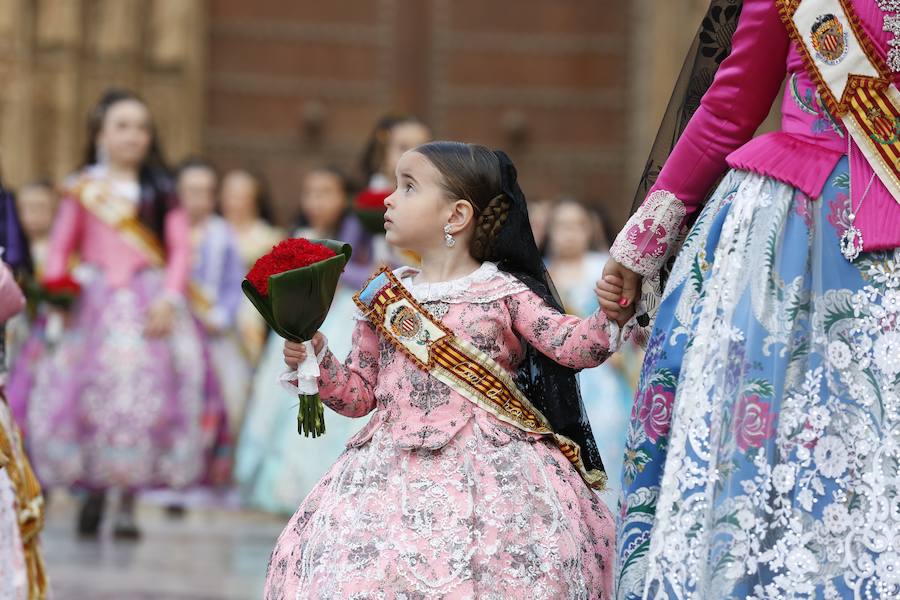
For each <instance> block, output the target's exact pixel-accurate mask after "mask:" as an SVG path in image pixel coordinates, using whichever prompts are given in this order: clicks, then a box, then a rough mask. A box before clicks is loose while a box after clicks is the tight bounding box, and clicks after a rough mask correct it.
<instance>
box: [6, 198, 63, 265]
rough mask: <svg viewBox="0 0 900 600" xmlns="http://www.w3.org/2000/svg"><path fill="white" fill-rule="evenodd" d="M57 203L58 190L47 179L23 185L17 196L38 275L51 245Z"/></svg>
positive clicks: (20, 217) (24, 229)
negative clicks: (51, 231) (51, 232)
mask: <svg viewBox="0 0 900 600" xmlns="http://www.w3.org/2000/svg"><path fill="white" fill-rule="evenodd" d="M57 204H58V199H57V195H56V190H55V189H53V185H51V184H50V183H49V182H46V181H35V182H33V183H29V184H28V185H25V186H22V189H20V190H19V193H18V196H17V198H16V208H17V209H18V212H19V219H20V220H21V222H22V230H23V231H24V232H25V237H26V238H27V240H28V249H29V251H30V252H31V260H32V263H33V266H34V271H35V273H36V274H37V275H38V276H40V274H41V272H42V269H43V265H44V261H45V260H46V257H47V249H48V248H49V246H50V230H51V228H52V227H53V218H54V216H55V215H56V207H57Z"/></svg>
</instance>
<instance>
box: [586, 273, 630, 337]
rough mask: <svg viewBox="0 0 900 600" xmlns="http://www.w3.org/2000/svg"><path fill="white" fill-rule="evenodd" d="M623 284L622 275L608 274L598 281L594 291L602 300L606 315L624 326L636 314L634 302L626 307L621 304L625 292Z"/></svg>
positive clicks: (598, 298) (601, 304)
mask: <svg viewBox="0 0 900 600" xmlns="http://www.w3.org/2000/svg"><path fill="white" fill-rule="evenodd" d="M622 284H623V281H622V279H621V278H620V277H617V276H616V275H606V276H605V277H603V279H601V280H600V281H598V282H597V286H596V287H595V288H594V292H595V293H596V294H597V300H599V301H600V306H601V307H603V311H604V312H605V313H606V316H607V317H609V318H610V319H613V320H614V321H616V322H617V323H618V324H619V327H624V326H625V324H626V323H628V321H629V320H630V319H631V317H633V316H634V312H635V303H634V302H630V303H629V304H628V306H625V307H623V306H622V305H621V299H622V294H623V287H622ZM607 307H610V308H609V310H607Z"/></svg>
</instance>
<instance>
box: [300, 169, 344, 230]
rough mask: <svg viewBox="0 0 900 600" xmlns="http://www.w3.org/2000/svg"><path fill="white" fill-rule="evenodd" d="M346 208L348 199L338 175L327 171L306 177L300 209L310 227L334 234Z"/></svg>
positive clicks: (313, 173)
mask: <svg viewBox="0 0 900 600" xmlns="http://www.w3.org/2000/svg"><path fill="white" fill-rule="evenodd" d="M346 207H347V197H346V196H345V195H344V188H343V185H342V183H341V180H340V178H339V177H338V176H337V175H335V174H334V173H329V172H327V171H313V172H312V173H310V174H309V175H307V176H306V178H305V179H304V181H303V197H302V198H301V200H300V209H301V210H302V211H303V216H304V217H305V218H306V220H307V221H308V222H309V225H310V227H312V228H313V229H315V230H316V231H319V232H333V231H334V230H336V229H337V226H338V223H339V222H340V220H341V217H342V216H343V215H344V210H346Z"/></svg>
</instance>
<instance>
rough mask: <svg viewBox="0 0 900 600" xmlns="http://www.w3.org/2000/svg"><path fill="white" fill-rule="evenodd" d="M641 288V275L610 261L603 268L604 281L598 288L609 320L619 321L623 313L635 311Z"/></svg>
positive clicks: (598, 295)
mask: <svg viewBox="0 0 900 600" xmlns="http://www.w3.org/2000/svg"><path fill="white" fill-rule="evenodd" d="M608 278H612V279H608ZM604 283H606V284H607V285H608V286H609V288H608V289H607V288H605V287H604V285H603V284H604ZM640 286H641V276H640V275H638V274H637V273H635V272H634V271H631V270H630V269H627V268H625V267H623V266H622V265H621V264H619V263H617V262H616V261H615V260H613V259H609V260H608V261H607V262H606V266H605V267H603V279H602V280H601V281H599V282H598V283H597V288H596V292H597V299H598V300H599V301H600V307H601V308H602V309H603V312H605V313H606V315H607V316H608V317H609V318H611V319H616V320H619V318H620V317H621V316H622V315H621V313H622V312H623V311H624V312H629V311H633V310H634V305H635V303H637V300H638V294H639V293H640Z"/></svg>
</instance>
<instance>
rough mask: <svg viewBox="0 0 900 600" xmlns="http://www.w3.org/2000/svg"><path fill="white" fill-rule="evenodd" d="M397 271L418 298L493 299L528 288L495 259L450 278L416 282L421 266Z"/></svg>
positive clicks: (419, 299)
mask: <svg viewBox="0 0 900 600" xmlns="http://www.w3.org/2000/svg"><path fill="white" fill-rule="evenodd" d="M394 274H395V275H396V276H397V278H398V279H399V280H400V281H401V282H402V283H403V285H405V286H406V288H407V289H408V290H409V291H410V292H411V293H412V295H413V297H415V298H416V300H418V301H419V302H438V301H440V302H449V303H456V302H493V301H494V300H496V299H497V298H498V297H503V296H507V295H509V294H514V293H517V292H520V291H523V290H525V289H527V286H525V284H523V283H522V282H521V281H519V280H518V279H516V278H515V277H513V276H512V275H509V274H508V273H504V272H502V271H500V269H498V268H497V264H496V263H492V262H485V263H482V264H481V266H480V267H478V268H477V269H475V270H474V271H472V272H471V273H469V274H468V275H466V276H464V277H459V278H457V279H451V280H450V281H434V282H423V283H416V282H415V281H414V278H415V276H416V275H418V274H419V270H418V269H415V268H413V267H400V268H399V269H397V270H396V271H394ZM486 284H490V285H486Z"/></svg>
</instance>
